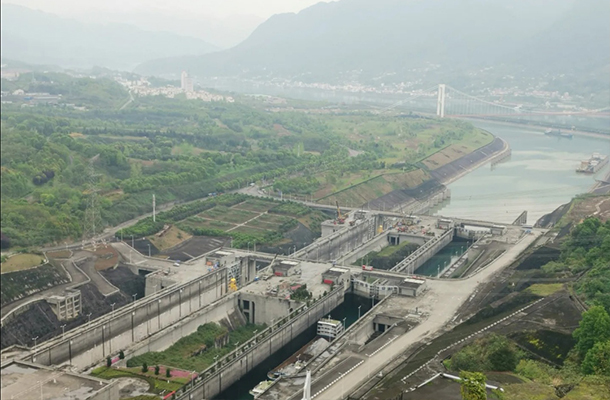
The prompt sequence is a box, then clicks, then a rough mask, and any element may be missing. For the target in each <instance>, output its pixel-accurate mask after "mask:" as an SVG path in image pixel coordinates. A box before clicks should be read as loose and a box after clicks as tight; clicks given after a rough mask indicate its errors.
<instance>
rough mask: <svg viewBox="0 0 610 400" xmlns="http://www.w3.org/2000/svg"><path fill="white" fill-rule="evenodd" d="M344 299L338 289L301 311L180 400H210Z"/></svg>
mask: <svg viewBox="0 0 610 400" xmlns="http://www.w3.org/2000/svg"><path fill="white" fill-rule="evenodd" d="M343 299H344V293H343V290H341V288H337V289H335V290H334V291H333V292H332V293H330V294H329V295H328V296H327V297H326V298H324V299H323V300H321V301H319V302H317V303H315V304H313V305H311V307H309V309H307V310H304V311H302V312H300V313H299V314H298V315H297V316H295V317H294V318H293V319H292V320H290V321H288V322H287V323H286V324H284V325H282V327H280V328H276V329H275V330H274V331H273V332H272V333H270V334H268V335H267V336H266V337H264V338H260V339H258V343H256V345H254V346H252V347H250V348H249V349H247V350H244V351H243V352H242V353H241V354H239V355H238V356H237V357H236V358H234V359H232V360H231V361H230V362H227V363H226V364H223V365H222V367H220V368H218V370H217V371H214V372H212V373H211V375H209V376H208V377H206V378H204V380H203V381H200V382H199V383H197V384H195V386H194V387H193V388H190V389H187V390H186V392H185V393H183V394H182V395H181V396H180V397H179V399H184V400H186V399H189V400H190V399H210V398H212V397H214V396H217V395H218V394H220V393H221V392H222V391H223V390H225V389H227V388H228V387H229V386H231V385H232V384H233V383H235V382H237V381H238V380H239V379H240V378H241V377H243V376H244V375H246V374H247V373H248V372H250V371H251V370H252V369H253V368H255V367H256V366H257V365H258V364H260V363H261V362H263V361H264V360H266V359H267V358H268V357H270V356H271V355H272V354H273V353H275V352H276V351H278V350H280V349H281V348H282V347H284V346H285V345H287V344H288V343H289V342H290V341H292V340H293V339H294V338H295V337H296V336H298V335H299V334H301V333H302V332H304V331H305V330H306V329H307V328H309V327H310V326H312V325H313V324H315V323H317V322H318V320H320V319H321V318H322V317H324V316H325V315H327V314H328V313H329V312H331V311H332V310H333V309H334V308H335V307H337V306H338V305H339V304H341V303H343Z"/></svg>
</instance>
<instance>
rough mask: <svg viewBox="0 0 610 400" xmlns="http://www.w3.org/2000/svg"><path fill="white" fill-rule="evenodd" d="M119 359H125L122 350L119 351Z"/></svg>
mask: <svg viewBox="0 0 610 400" xmlns="http://www.w3.org/2000/svg"><path fill="white" fill-rule="evenodd" d="M119 358H120V359H121V360H124V359H125V352H124V351H123V350H121V351H119Z"/></svg>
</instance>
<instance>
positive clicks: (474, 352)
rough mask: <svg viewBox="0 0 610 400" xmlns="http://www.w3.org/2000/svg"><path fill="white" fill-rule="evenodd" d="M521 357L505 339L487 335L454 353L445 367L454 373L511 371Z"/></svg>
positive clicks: (519, 352) (517, 350)
mask: <svg viewBox="0 0 610 400" xmlns="http://www.w3.org/2000/svg"><path fill="white" fill-rule="evenodd" d="M522 356H523V355H522V352H521V351H520V350H519V349H518V348H517V346H516V345H515V344H514V343H513V342H511V341H510V340H508V339H507V338H506V337H504V336H499V335H489V336H485V337H484V338H482V339H478V340H476V341H475V342H474V343H473V344H471V345H469V346H466V347H464V348H463V349H462V350H460V351H459V352H457V353H455V354H454V355H453V356H452V357H451V360H450V362H448V363H446V365H445V366H446V367H447V368H449V369H451V370H454V371H475V372H483V371H513V370H514V369H515V367H516V366H517V363H518V362H519V359H520V358H521V357H522Z"/></svg>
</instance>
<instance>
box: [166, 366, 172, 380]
mask: <svg viewBox="0 0 610 400" xmlns="http://www.w3.org/2000/svg"><path fill="white" fill-rule="evenodd" d="M165 376H166V377H167V378H171V377H172V369H171V368H169V367H167V369H166V370H165Z"/></svg>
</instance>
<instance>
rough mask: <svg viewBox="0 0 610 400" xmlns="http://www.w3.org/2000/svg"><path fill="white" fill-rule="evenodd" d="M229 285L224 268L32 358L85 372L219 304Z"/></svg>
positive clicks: (110, 317)
mask: <svg viewBox="0 0 610 400" xmlns="http://www.w3.org/2000/svg"><path fill="white" fill-rule="evenodd" d="M227 284H228V282H227V271H226V269H224V268H223V269H220V270H217V271H213V272H211V273H209V274H207V275H205V276H203V277H201V278H198V279H196V280H193V281H191V282H188V283H186V284H183V285H179V286H175V287H170V288H167V289H164V290H163V291H161V292H158V293H156V294H154V295H152V296H148V297H144V298H143V299H141V300H138V301H136V302H134V303H132V304H129V305H126V306H124V307H121V308H120V309H118V310H115V311H114V312H111V313H109V314H106V315H104V316H102V317H100V318H97V319H96V320H94V321H91V323H90V324H86V325H82V326H80V327H78V328H76V329H73V330H71V331H69V332H67V333H66V335H63V337H61V336H60V337H58V338H55V339H51V340H49V341H47V342H45V343H43V344H41V345H40V346H38V348H37V349H35V351H34V352H33V353H32V354H31V356H28V359H29V360H30V361H34V362H37V363H40V364H43V365H59V364H62V363H64V362H70V363H71V364H73V365H75V366H77V367H78V368H79V369H85V368H86V367H88V366H91V365H94V364H96V363H97V362H98V361H99V360H102V359H104V358H106V357H107V356H115V355H117V354H118V352H119V351H120V350H121V349H126V348H127V347H129V346H130V345H131V344H133V343H135V342H138V341H141V340H143V339H145V338H147V337H149V336H151V335H153V334H154V333H156V332H159V331H160V330H162V329H164V328H166V327H168V326H170V325H172V324H174V323H176V322H177V321H179V320H181V319H182V318H185V317H186V316H188V315H190V314H192V313H193V312H196V311H197V310H199V309H201V308H203V307H204V306H206V305H208V304H210V303H212V302H214V301H216V300H217V299H219V298H221V297H222V296H223V295H225V294H226V293H227Z"/></svg>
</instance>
